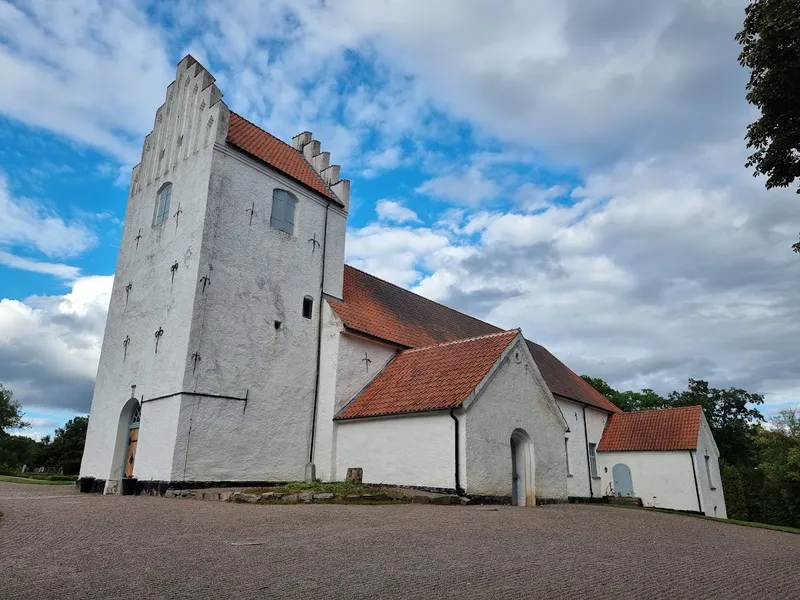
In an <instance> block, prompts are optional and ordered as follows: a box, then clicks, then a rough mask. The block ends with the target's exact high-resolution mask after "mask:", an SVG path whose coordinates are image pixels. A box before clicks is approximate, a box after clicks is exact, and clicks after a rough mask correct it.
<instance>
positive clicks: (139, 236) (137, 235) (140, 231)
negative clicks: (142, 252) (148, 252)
mask: <svg viewBox="0 0 800 600" xmlns="http://www.w3.org/2000/svg"><path fill="white" fill-rule="evenodd" d="M133 239H135V240H136V249H137V250H138V249H139V240H140V239H142V230H141V229H140V230H139V233H137V234H136V237H135V238H133Z"/></svg>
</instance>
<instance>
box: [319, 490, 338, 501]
mask: <svg viewBox="0 0 800 600" xmlns="http://www.w3.org/2000/svg"><path fill="white" fill-rule="evenodd" d="M335 497H336V494H331V493H330V492H328V493H324V494H314V500H333V499H334V498H335Z"/></svg>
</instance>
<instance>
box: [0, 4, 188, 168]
mask: <svg viewBox="0 0 800 600" xmlns="http://www.w3.org/2000/svg"><path fill="white" fill-rule="evenodd" d="M170 62H171V61H169V60H168V59H167V51H166V43H165V40H164V38H163V36H162V35H159V31H158V27H157V26H155V25H153V24H152V23H150V22H148V19H147V15H146V14H145V13H144V12H140V11H139V10H137V7H136V5H135V4H132V3H130V2H124V1H121V0H111V1H108V2H84V1H72V0H65V1H63V2H48V1H46V0H45V1H41V0H40V1H34V2H26V3H22V4H15V3H10V2H7V1H5V0H4V1H2V2H0V72H2V73H3V89H4V93H3V94H0V112H2V113H3V114H5V115H8V116H10V117H12V118H14V119H17V120H19V121H22V122H23V123H26V124H28V125H32V126H34V127H44V128H46V129H49V130H51V131H54V132H56V133H59V134H63V135H66V136H68V137H70V138H71V139H73V140H76V141H78V142H81V143H84V144H89V145H91V146H95V147H97V148H100V149H103V150H105V151H107V152H109V153H110V154H111V155H113V156H114V157H116V158H117V159H118V160H120V161H122V162H125V163H135V162H138V157H139V156H140V153H141V135H142V133H144V132H146V131H147V130H148V129H149V128H150V127H151V126H152V123H153V115H154V113H155V109H156V108H157V107H158V105H159V104H161V102H163V98H164V89H165V88H166V85H167V84H168V83H169V81H170V80H171V77H170V76H171V75H172V73H173V69H174V67H172V66H171V65H170Z"/></svg>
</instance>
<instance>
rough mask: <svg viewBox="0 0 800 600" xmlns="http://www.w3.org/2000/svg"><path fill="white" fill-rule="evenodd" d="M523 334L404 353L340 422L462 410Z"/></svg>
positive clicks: (343, 412) (347, 409)
mask: <svg viewBox="0 0 800 600" xmlns="http://www.w3.org/2000/svg"><path fill="white" fill-rule="evenodd" d="M518 335H520V332H519V330H512V331H503V332H500V333H493V334H490V335H484V336H481V337H474V338H469V339H465V340H458V341H457V342H447V343H445V344H437V345H435V346H428V347H425V348H415V349H412V350H404V351H403V352H400V353H399V354H398V355H397V356H396V357H395V358H394V360H392V361H391V362H390V363H389V364H388V365H387V366H386V368H385V369H384V370H383V371H381V373H380V374H379V375H378V376H377V377H376V378H375V379H374V380H373V381H372V383H370V384H369V386H367V387H366V388H365V389H364V390H363V391H362V392H361V393H360V394H359V395H358V396H356V397H355V399H353V401H352V402H350V404H348V405H347V406H345V407H344V408H343V409H342V410H341V411H340V412H339V414H338V415H337V416H336V418H337V419H354V418H358V417H378V416H383V415H397V414H402V413H416V412H424V411H431V410H444V409H448V408H457V407H459V406H461V405H462V404H463V403H464V400H466V399H467V398H468V397H469V395H470V394H471V393H472V391H473V390H474V389H475V388H476V387H477V386H478V384H479V383H480V382H481V381H482V380H483V378H484V377H485V376H486V374H487V373H489V370H490V369H491V368H492V366H493V365H494V364H495V363H496V362H497V359H498V358H500V356H501V355H502V354H503V351H504V350H505V349H506V348H508V346H509V344H511V342H513V341H514V339H515V338H516V337H517V336H518Z"/></svg>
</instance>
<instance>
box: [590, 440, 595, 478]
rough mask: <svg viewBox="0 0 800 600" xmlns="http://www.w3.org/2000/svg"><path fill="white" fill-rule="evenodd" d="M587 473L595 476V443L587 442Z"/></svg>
mask: <svg viewBox="0 0 800 600" xmlns="http://www.w3.org/2000/svg"><path fill="white" fill-rule="evenodd" d="M589 473H590V474H591V476H592V477H597V444H589Z"/></svg>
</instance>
